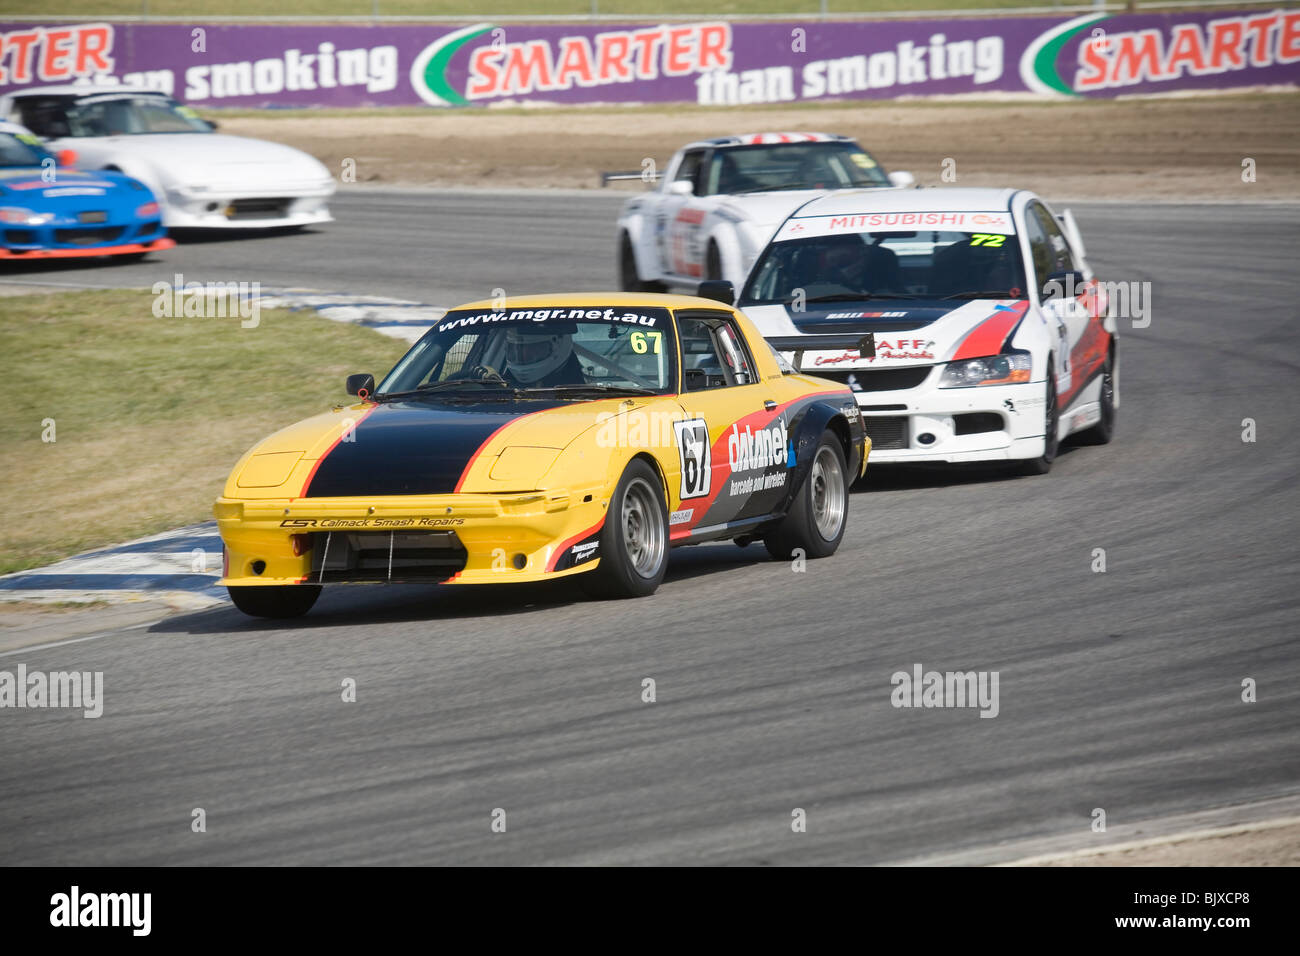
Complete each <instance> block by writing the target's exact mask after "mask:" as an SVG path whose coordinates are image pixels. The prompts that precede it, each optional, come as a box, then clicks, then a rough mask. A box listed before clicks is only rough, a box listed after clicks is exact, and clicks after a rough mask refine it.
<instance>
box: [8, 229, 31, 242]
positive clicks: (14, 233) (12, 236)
mask: <svg viewBox="0 0 1300 956" xmlns="http://www.w3.org/2000/svg"><path fill="white" fill-rule="evenodd" d="M5 242H7V243H9V245H11V246H34V245H36V233H34V232H33V231H32V230H30V229H6V230H5Z"/></svg>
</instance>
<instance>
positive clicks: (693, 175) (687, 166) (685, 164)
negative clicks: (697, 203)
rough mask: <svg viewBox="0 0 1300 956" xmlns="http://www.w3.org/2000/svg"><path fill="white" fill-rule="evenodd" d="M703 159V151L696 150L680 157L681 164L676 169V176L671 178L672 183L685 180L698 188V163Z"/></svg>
mask: <svg viewBox="0 0 1300 956" xmlns="http://www.w3.org/2000/svg"><path fill="white" fill-rule="evenodd" d="M703 159H704V150H702V149H696V150H692V151H691V152H689V153H687V154H686V155H685V156H683V157H682V161H681V163H680V164H679V165H678V167H677V175H676V176H674V177H673V181H674V182H681V181H682V180H685V181H686V182H689V183H690V184H691V185H692V186H695V187H697V188H698V185H699V178H700V162H701V160H703Z"/></svg>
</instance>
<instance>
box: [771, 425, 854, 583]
mask: <svg viewBox="0 0 1300 956" xmlns="http://www.w3.org/2000/svg"><path fill="white" fill-rule="evenodd" d="M850 484H852V482H850V481H849V476H848V467H847V466H846V465H845V464H844V447H843V446H842V445H841V444H840V440H839V438H838V437H836V435H835V433H834V432H831V431H827V432H824V433H823V434H822V438H821V441H820V442H819V443H818V445H817V450H816V451H815V452H814V453H813V459H812V466H811V467H810V468H809V469H808V474H807V475H806V476H805V477H804V480H803V485H802V486H800V488H799V490H798V491H797V492H795V496H794V501H793V502H792V503H791V505H790V510H789V512H788V513H787V514H786V516H785V517H784V518H782V519H781V521H780V522H779V523H778V524H777V525H776V527H775V528H773V529H772V530H771V531H768V532H767V533H766V534H765V535H764V537H763V544H764V545H765V546H766V547H767V553H768V554H770V555H771V556H772V557H774V558H776V559H777V560H778V561H788V560H790V558H791V557H793V556H794V552H795V549H800V550H802V551H803V554H804V557H808V558H828V557H830V556H831V555H832V554H834V553H835V551H836V549H838V548H839V546H840V541H842V540H843V539H844V528H845V525H846V524H847V523H848V516H849V485H850Z"/></svg>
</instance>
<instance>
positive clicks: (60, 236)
mask: <svg viewBox="0 0 1300 956" xmlns="http://www.w3.org/2000/svg"><path fill="white" fill-rule="evenodd" d="M121 235H122V227H121V226H105V227H103V228H100V229H55V230H54V241H55V242H59V243H64V244H66V245H69V246H93V245H95V244H97V243H100V242H113V241H114V240H115V239H117V238H118V237H119V236H121Z"/></svg>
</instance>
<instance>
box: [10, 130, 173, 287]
mask: <svg viewBox="0 0 1300 956" xmlns="http://www.w3.org/2000/svg"><path fill="white" fill-rule="evenodd" d="M75 160H76V156H75V154H73V153H72V151H71V150H66V151H64V152H63V153H60V154H59V155H58V156H57V157H56V156H54V154H52V153H50V152H49V151H48V150H47V149H45V147H44V146H43V145H42V144H41V141H40V139H39V138H38V137H36V136H35V135H33V134H32V133H30V132H29V131H28V130H27V129H26V128H25V127H22V126H19V125H18V124H17V123H9V122H3V121H0V261H14V260H18V259H50V258H65V257H74V256H125V257H127V258H129V259H141V258H144V256H145V255H147V254H148V253H150V252H156V251H158V250H160V249H170V248H171V247H172V246H174V245H176V242H175V240H173V239H168V238H167V230H166V229H164V228H163V224H162V214H161V211H160V210H159V208H158V202H157V201H156V200H155V199H154V195H153V193H152V192H150V191H149V187H147V186H145V185H144V183H141V182H140V181H138V180H135V179H132V178H131V177H130V176H124V175H123V174H121V173H112V172H106V171H97V172H93V173H88V172H82V171H81V170H78V169H73V168H71V166H72V163H73V162H75Z"/></svg>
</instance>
